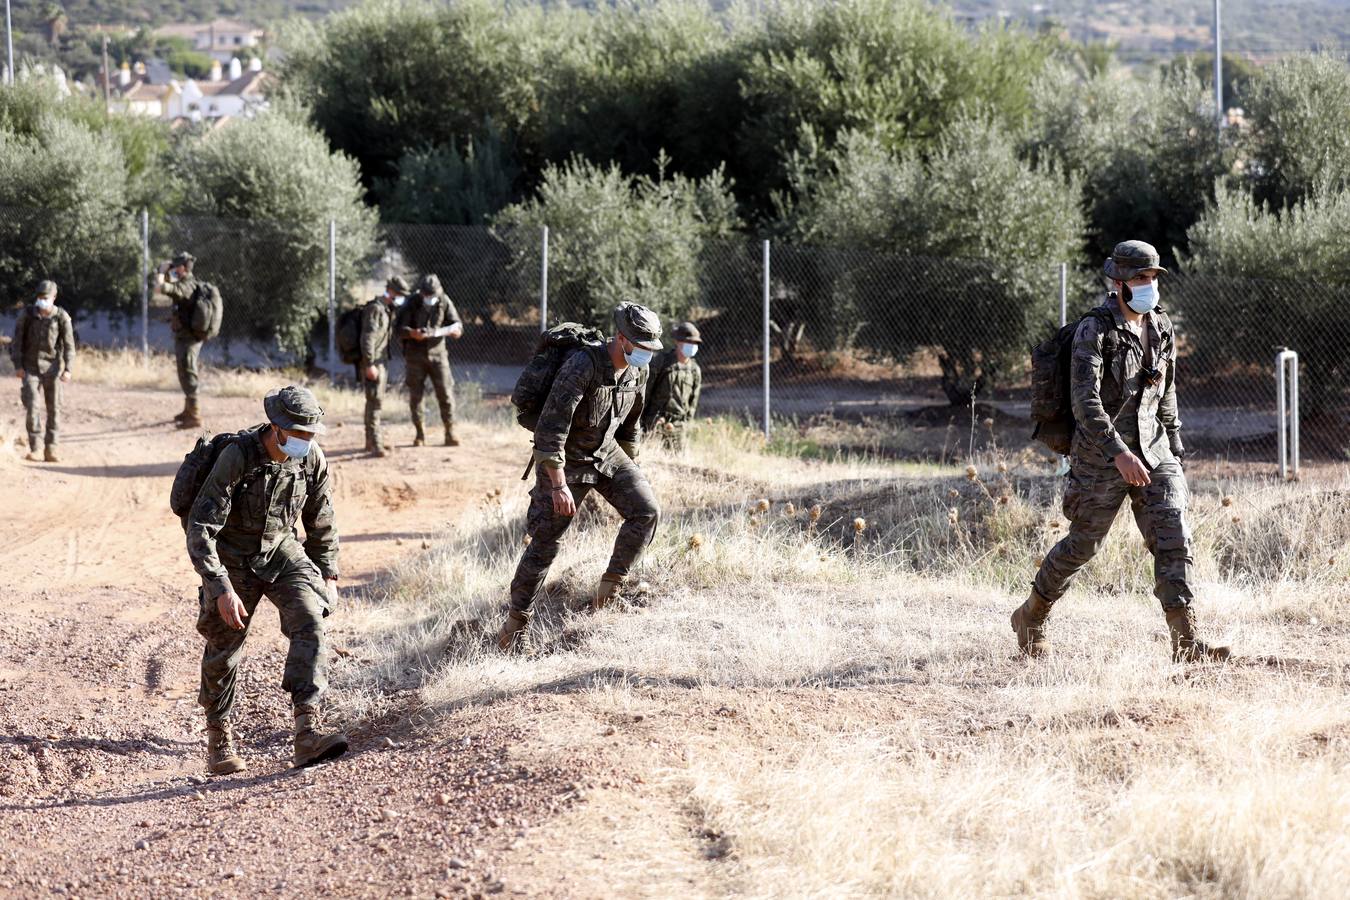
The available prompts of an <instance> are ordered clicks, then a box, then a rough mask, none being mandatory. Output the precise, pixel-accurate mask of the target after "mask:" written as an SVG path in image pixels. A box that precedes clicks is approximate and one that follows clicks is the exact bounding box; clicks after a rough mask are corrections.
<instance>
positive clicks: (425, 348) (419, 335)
mask: <svg viewBox="0 0 1350 900" xmlns="http://www.w3.org/2000/svg"><path fill="white" fill-rule="evenodd" d="M398 334H399V338H400V339H401V340H402V342H403V362H404V363H405V365H406V367H407V385H408V404H409V406H410V407H411V408H412V421H413V428H414V429H415V434H414V436H413V446H414V447H421V446H422V445H423V444H425V443H426V442H427V435H426V429H425V426H424V421H423V418H422V394H423V391H425V390H426V382H427V379H428V378H430V379H431V386H432V388H433V389H434V390H435V392H436V403H437V405H439V406H440V409H441V425H443V426H444V428H445V446H447V447H458V446H459V439H458V438H456V437H455V396H454V388H455V379H454V376H453V375H451V374H450V354H449V353H448V352H447V351H446V347H445V339H446V338H449V339H450V340H452V341H457V340H459V339H460V338H461V337H462V336H463V335H464V323H463V322H461V321H460V319H459V312H458V311H457V310H456V309H455V304H453V303H451V302H450V298H449V297H447V296H446V295H445V292H444V291H442V290H441V280H440V279H439V278H437V277H436V276H435V275H425V276H423V278H422V281H421V283H420V284H419V285H418V287H417V294H416V295H415V296H413V297H410V298H408V302H407V303H405V304H404V305H403V309H402V310H401V311H400V312H399V315H398Z"/></svg>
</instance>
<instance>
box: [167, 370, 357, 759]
mask: <svg viewBox="0 0 1350 900" xmlns="http://www.w3.org/2000/svg"><path fill="white" fill-rule="evenodd" d="M263 411H264V412H265V413H266V415H267V423H266V424H263V425H259V426H257V427H256V428H254V429H251V430H250V431H247V432H244V433H242V435H241V436H240V437H239V438H238V439H237V440H235V441H233V442H231V443H230V444H229V445H228V446H226V447H225V448H224V449H222V450H221V451H220V455H219V457H217V458H216V461H215V465H214V466H213V467H212V468H211V471H210V474H209V475H207V476H206V481H205V482H204V483H203V485H202V487H201V490H200V491H199V492H198V494H197V497H196V500H195V501H194V502H193V504H192V508H191V510H190V511H189V513H188V515H187V517H186V521H185V524H184V527H185V529H186V531H187V549H188V555H189V556H190V557H191V558H192V565H193V567H195V568H196V570H197V573H198V574H199V575H200V576H201V578H202V585H203V589H202V592H201V605H200V609H199V610H198V616H197V630H198V631H199V632H201V634H202V636H203V637H204V638H206V649H205V651H204V652H203V653H202V671H201V691H200V693H199V695H198V702H199V703H200V704H201V706H202V707H203V708H204V709H205V710H206V730H207V765H208V768H209V769H210V771H211V773H212V774H215V775H228V774H232V773H234V772H238V771H241V770H242V769H243V768H244V763H243V760H241V759H240V758H239V755H238V752H237V749H236V747H235V743H234V733H233V731H232V728H231V725H230V713H231V711H232V709H233V708H234V700H235V682H236V675H237V671H238V667H239V660H240V657H241V655H242V650H243V645H244V638H245V637H246V636H247V635H248V631H249V626H250V624H251V623H252V621H253V612H254V610H255V609H257V606H258V603H259V602H260V601H261V600H262V598H263V597H266V598H267V599H269V600H271V601H272V603H273V604H274V605H275V606H276V607H277V612H278V613H279V614H280V617H281V631H282V633H283V634H285V635H286V637H287V639H288V640H289V641H290V650H289V652H288V653H287V654H286V667H285V676H284V678H283V680H282V683H281V686H282V688H283V689H285V690H287V691H289V692H290V695H291V702H292V706H293V711H294V715H295V755H294V758H293V762H294V764H295V765H296V766H307V765H310V764H312V763H316V762H320V761H322V760H325V759H331V758H333V757H335V756H338V755H340V754H342V753H343V752H344V751H345V750H346V749H347V738H346V736H345V735H342V734H330V733H326V732H324V731H323V730H322V727H321V725H320V723H319V702H320V700H321V699H322V697H323V693H324V690H325V689H326V688H327V686H328V676H327V662H328V651H327V646H326V640H325V637H324V623H323V620H324V618H325V617H326V616H327V615H328V614H329V613H330V612H331V611H332V609H333V606H334V605H335V604H336V603H337V597H338V591H337V579H338V568H337V557H338V532H337V522H336V520H335V517H334V514H333V489H332V481H331V480H330V478H329V473H328V461H327V459H326V458H325V457H324V454H323V451H322V450H320V449H319V445H318V442H317V440H316V438H317V437H318V436H319V435H322V434H323V433H324V430H325V429H324V425H323V409H321V408H320V407H319V404H318V402H317V401H316V400H315V398H314V395H313V394H312V393H310V391H308V390H306V389H305V388H302V387H295V386H290V387H284V388H281V389H280V390H275V391H272V392H271V393H269V394H268V395H267V396H266V397H265V398H264V399H263ZM297 525H303V526H304V530H305V539H304V542H303V543H301V541H300V540H299V538H298V537H297V536H296V526H297Z"/></svg>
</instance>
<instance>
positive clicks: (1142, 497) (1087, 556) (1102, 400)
mask: <svg viewBox="0 0 1350 900" xmlns="http://www.w3.org/2000/svg"><path fill="white" fill-rule="evenodd" d="M1103 271H1104V272H1105V274H1106V277H1107V278H1108V279H1109V280H1110V282H1111V284H1112V286H1113V287H1114V288H1115V292H1114V293H1111V294H1109V295H1108V296H1107V299H1106V302H1105V303H1103V304H1102V305H1101V306H1099V307H1097V309H1096V310H1094V311H1093V312H1092V314H1090V315H1088V316H1085V317H1084V318H1083V320H1082V322H1081V323H1080V324H1079V325H1078V329H1077V331H1076V332H1075V333H1074V338H1073V357H1072V363H1071V370H1070V376H1071V377H1070V391H1071V394H1072V399H1073V414H1074V419H1075V421H1076V423H1077V428H1076V431H1075V432H1074V436H1073V446H1072V452H1071V457H1070V470H1069V475H1068V480H1067V483H1066V484H1065V488H1064V515H1065V517H1066V518H1068V520H1069V534H1068V536H1067V537H1065V538H1064V539H1063V540H1061V541H1060V542H1059V543H1058V544H1056V545H1055V547H1054V548H1053V549H1052V550H1051V551H1050V552H1049V553H1047V554H1046V556H1045V561H1044V562H1043V563H1042V564H1041V568H1040V571H1039V572H1038V573H1037V575H1036V580H1035V582H1034V583H1033V585H1032V589H1031V596H1030V597H1029V598H1028V599H1027V601H1026V602H1025V603H1023V604H1022V606H1020V607H1019V608H1018V609H1017V610H1016V611H1015V612H1014V613H1013V615H1012V627H1013V631H1014V632H1016V634H1017V642H1018V646H1019V647H1020V648H1021V649H1022V651H1023V652H1024V653H1027V654H1029V655H1042V654H1045V653H1047V652H1048V651H1049V646H1050V645H1049V641H1048V640H1047V639H1046V634H1045V622H1046V619H1047V618H1048V617H1049V615H1050V611H1051V607H1052V606H1053V605H1054V604H1055V602H1056V601H1058V600H1059V598H1060V597H1061V596H1063V595H1064V592H1065V591H1066V590H1068V587H1069V584H1070V582H1071V581H1072V580H1073V577H1074V575H1076V574H1077V572H1078V570H1079V569H1081V568H1082V567H1083V566H1085V565H1087V563H1088V561H1089V560H1091V559H1092V557H1093V556H1095V555H1096V554H1097V551H1098V550H1100V549H1101V546H1102V542H1103V541H1105V540H1106V535H1107V532H1108V531H1110V529H1111V524H1112V522H1114V521H1115V519H1116V514H1117V513H1118V512H1119V511H1120V507H1121V505H1122V504H1124V503H1125V502H1126V501H1127V500H1128V501H1129V504H1130V511H1131V512H1132V513H1133V514H1134V520H1135V524H1136V525H1138V527H1139V531H1140V532H1141V533H1142V534H1143V536H1144V543H1145V544H1146V546H1147V547H1148V550H1149V552H1150V553H1151V554H1152V555H1153V571H1154V588H1153V593H1154V595H1155V596H1156V597H1157V598H1158V600H1159V602H1160V603H1161V604H1162V608H1163V613H1164V615H1165V616H1166V619H1167V624H1168V628H1169V630H1170V631H1171V635H1172V655H1173V658H1174V659H1175V660H1177V661H1178V662H1192V661H1198V660H1224V659H1227V658H1228V656H1229V649H1228V648H1227V647H1216V646H1211V645H1209V644H1206V643H1205V642H1203V641H1201V640H1199V639H1197V638H1196V636H1195V613H1194V612H1193V610H1192V603H1193V601H1194V593H1193V589H1194V577H1195V573H1194V560H1193V559H1192V556H1191V553H1192V550H1191V548H1192V539H1191V530H1190V525H1189V523H1188V522H1187V521H1186V506H1187V501H1188V500H1189V498H1190V490H1189V489H1188V487H1187V485H1186V475H1185V473H1184V472H1183V471H1182V468H1181V462H1182V459H1183V458H1184V456H1185V448H1184V447H1183V446H1182V443H1181V417H1180V415H1179V413H1178V411H1177V389H1176V364H1177V351H1176V342H1175V334H1174V331H1173V328H1172V320H1171V319H1170V318H1168V316H1167V314H1166V313H1165V312H1163V309H1162V307H1161V306H1160V305H1159V302H1158V301H1159V298H1160V295H1161V292H1160V290H1159V284H1158V276H1159V275H1165V274H1167V270H1166V269H1164V268H1163V267H1162V266H1161V265H1159V259H1158V251H1157V250H1155V249H1154V248H1153V246H1152V245H1151V244H1146V243H1144V242H1143V241H1124V242H1122V243H1120V244H1117V245H1116V247H1115V250H1114V251H1113V252H1112V254H1111V256H1110V258H1109V259H1107V260H1106V264H1105V265H1104V266H1103Z"/></svg>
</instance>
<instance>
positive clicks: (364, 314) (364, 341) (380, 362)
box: [361, 297, 393, 450]
mask: <svg viewBox="0 0 1350 900" xmlns="http://www.w3.org/2000/svg"><path fill="white" fill-rule="evenodd" d="M392 330H393V328H392V323H391V315H390V308H389V304H388V303H387V302H386V301H385V299H384V298H383V297H376V298H375V299H374V300H371V301H370V302H369V303H367V304H366V305H365V308H364V309H362V310H361V383H362V386H363V387H364V388H365V392H366V449H367V450H378V449H380V448H382V447H383V446H384V434H383V433H382V432H381V430H380V412H381V411H382V410H383V409H384V389H385V386H386V384H387V383H388V380H389V370H388V366H387V363H388V360H389V335H390V334H391V332H392ZM372 366H373V367H374V368H375V369H376V370H377V371H378V373H379V374H378V375H377V377H375V378H374V379H371V378H368V377H367V376H366V369H368V368H370V367H372Z"/></svg>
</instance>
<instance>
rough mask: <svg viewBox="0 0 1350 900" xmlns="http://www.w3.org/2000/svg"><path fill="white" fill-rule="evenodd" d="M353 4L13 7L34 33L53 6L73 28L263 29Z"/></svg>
mask: <svg viewBox="0 0 1350 900" xmlns="http://www.w3.org/2000/svg"><path fill="white" fill-rule="evenodd" d="M352 4H353V0H64V2H61V3H41V2H24V3H16V4H15V5H14V19H15V22H14V25H15V28H31V29H36V28H37V26H38V25H39V24H40V23H41V22H42V21H43V19H44V18H46V16H47V15H48V10H49V9H50V8H51V7H53V6H60V7H61V8H62V9H64V10H65V12H66V17H67V18H68V19H69V20H70V22H71V24H72V25H80V26H85V25H162V24H164V23H166V22H207V21H210V20H211V19H218V18H225V19H241V20H243V21H245V22H250V23H253V24H258V25H264V24H266V23H268V22H271V21H275V20H276V19H280V18H284V17H286V16H288V15H295V14H298V15H322V14H324V13H329V12H332V11H333V10H335V9H343V8H345V7H348V6H351V5H352Z"/></svg>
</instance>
